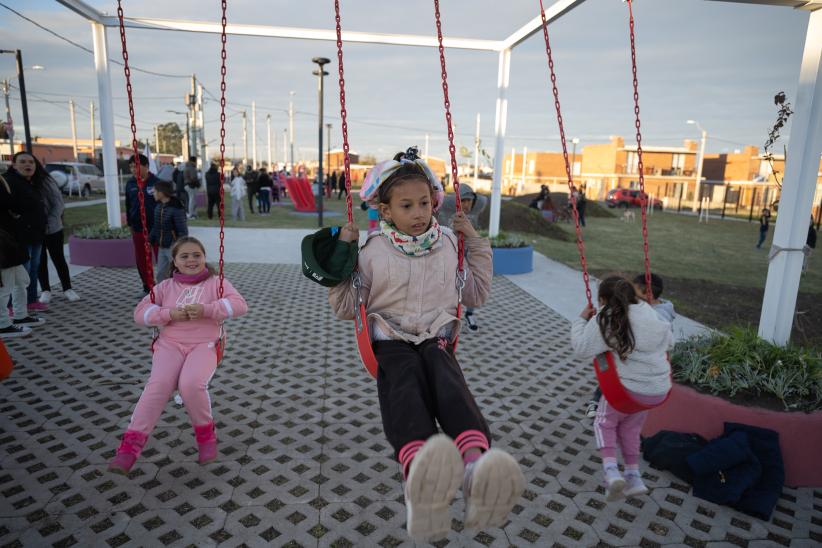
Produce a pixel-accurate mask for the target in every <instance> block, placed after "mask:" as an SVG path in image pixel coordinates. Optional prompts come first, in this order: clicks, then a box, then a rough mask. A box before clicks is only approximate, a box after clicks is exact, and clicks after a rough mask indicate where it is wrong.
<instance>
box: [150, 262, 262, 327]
mask: <svg viewBox="0 0 822 548" xmlns="http://www.w3.org/2000/svg"><path fill="white" fill-rule="evenodd" d="M219 285H220V279H219V278H218V277H217V276H209V277H208V278H207V279H205V280H203V281H202V282H199V283H196V284H183V283H180V282H178V281H176V280H174V279H173V278H169V279H166V280H163V281H162V282H160V283H159V284H157V285H156V286H154V296H155V301H156V302H155V303H153V304H152V302H151V298H150V295H146V296H145V297H144V298H143V300H142V301H140V304H138V305H137V308H136V309H134V321H135V322H137V323H138V324H139V325H145V326H149V327H159V328H160V336H161V337H169V338H171V339H173V340H175V341H177V342H181V343H202V342H209V341H214V340H216V339H217V338H218V337H219V335H220V323H221V322H223V321H224V320H229V319H231V318H238V317H240V316H242V315H243V314H245V313H246V312H248V305H247V304H246V302H245V299H243V297H242V295H240V294H239V293H237V290H236V289H234V286H233V285H231V283H230V282H229V281H228V280H224V281H223V298H221V299H220V298H218V297H217V291H218V288H219ZM187 304H202V305H203V317H202V318H200V319H198V320H185V321H172V319H171V311H172V310H174V309H175V308H179V307H182V306H185V305H187Z"/></svg>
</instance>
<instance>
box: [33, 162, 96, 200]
mask: <svg viewBox="0 0 822 548" xmlns="http://www.w3.org/2000/svg"><path fill="white" fill-rule="evenodd" d="M46 171H48V172H49V174H50V175H51V176H52V178H53V179H54V180H55V182H56V183H57V186H58V187H60V190H62V191H63V193H65V194H68V195H71V194H74V193H75V192H76V193H77V194H79V195H81V196H90V195H91V193H92V192H105V191H106V179H105V177H103V174H102V173H101V172H100V170H99V169H98V168H97V166H95V165H93V164H83V163H79V162H52V163H49V164H46Z"/></svg>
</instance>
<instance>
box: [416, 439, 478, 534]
mask: <svg viewBox="0 0 822 548" xmlns="http://www.w3.org/2000/svg"><path fill="white" fill-rule="evenodd" d="M463 469H464V467H463V464H462V456H460V452H459V451H458V450H457V446H456V445H454V442H453V440H451V438H449V437H448V436H445V435H443V434H437V435H436V436H431V437H430V438H428V441H426V442H425V445H423V446H422V447H421V448H420V450H419V451H418V452H417V454H416V455H414V459H413V460H412V461H411V466H410V469H409V471H408V478H407V479H406V482H405V507H406V509H407V528H408V535H409V536H410V537H411V538H413V539H414V540H417V541H435V540H440V539H444V538H445V537H446V536H447V535H448V531H450V530H451V515H450V513H449V512H448V508H449V506H450V505H451V501H452V500H454V496H455V495H456V494H457V489H458V488H459V486H460V481H461V480H462V474H463Z"/></svg>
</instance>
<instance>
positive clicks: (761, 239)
mask: <svg viewBox="0 0 822 548" xmlns="http://www.w3.org/2000/svg"><path fill="white" fill-rule="evenodd" d="M767 237H768V231H767V230H760V231H759V241H758V242H757V243H756V247H758V248H759V247H762V244H763V243H765V238H767Z"/></svg>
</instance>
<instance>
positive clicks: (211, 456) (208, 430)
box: [194, 422, 217, 464]
mask: <svg viewBox="0 0 822 548" xmlns="http://www.w3.org/2000/svg"><path fill="white" fill-rule="evenodd" d="M194 437H195V438H196V439H197V447H199V449H200V458H199V459H198V461H197V462H199V463H200V464H208V463H209V462H214V461H215V460H217V434H216V432H215V431H214V423H213V422H209V423H207V424H201V425H200V426H195V427H194Z"/></svg>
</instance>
